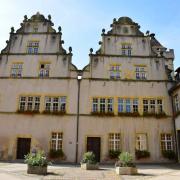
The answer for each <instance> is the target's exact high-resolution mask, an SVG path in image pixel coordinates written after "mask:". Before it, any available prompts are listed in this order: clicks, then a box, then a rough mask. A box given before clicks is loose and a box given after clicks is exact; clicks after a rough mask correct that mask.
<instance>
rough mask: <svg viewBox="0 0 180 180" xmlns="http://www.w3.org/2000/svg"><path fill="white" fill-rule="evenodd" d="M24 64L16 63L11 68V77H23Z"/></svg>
mask: <svg viewBox="0 0 180 180" xmlns="http://www.w3.org/2000/svg"><path fill="white" fill-rule="evenodd" d="M22 67H23V64H22V63H14V64H12V67H11V77H21V76H22Z"/></svg>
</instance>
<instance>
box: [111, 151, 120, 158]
mask: <svg viewBox="0 0 180 180" xmlns="http://www.w3.org/2000/svg"><path fill="white" fill-rule="evenodd" d="M120 153H121V152H120V151H119V150H109V157H110V158H111V159H116V158H118V157H119V155H120Z"/></svg>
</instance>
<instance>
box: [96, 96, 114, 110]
mask: <svg viewBox="0 0 180 180" xmlns="http://www.w3.org/2000/svg"><path fill="white" fill-rule="evenodd" d="M92 112H101V113H106V112H114V100H113V98H93V101H92Z"/></svg>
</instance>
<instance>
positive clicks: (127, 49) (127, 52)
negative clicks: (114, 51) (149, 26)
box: [121, 43, 132, 56]
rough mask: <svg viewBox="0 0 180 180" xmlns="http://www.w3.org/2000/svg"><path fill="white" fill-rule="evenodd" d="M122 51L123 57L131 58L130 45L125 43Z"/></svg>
mask: <svg viewBox="0 0 180 180" xmlns="http://www.w3.org/2000/svg"><path fill="white" fill-rule="evenodd" d="M121 50H122V55H123V56H131V50H132V47H131V44H130V43H123V44H122V47H121Z"/></svg>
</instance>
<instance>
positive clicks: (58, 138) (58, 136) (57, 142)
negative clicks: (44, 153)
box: [51, 132, 63, 150]
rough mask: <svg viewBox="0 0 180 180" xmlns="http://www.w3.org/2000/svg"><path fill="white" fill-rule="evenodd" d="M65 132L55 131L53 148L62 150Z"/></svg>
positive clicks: (52, 137) (52, 140) (52, 139)
mask: <svg viewBox="0 0 180 180" xmlns="http://www.w3.org/2000/svg"><path fill="white" fill-rule="evenodd" d="M62 142H63V133H62V132H53V133H52V135H51V149H52V150H62Z"/></svg>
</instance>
